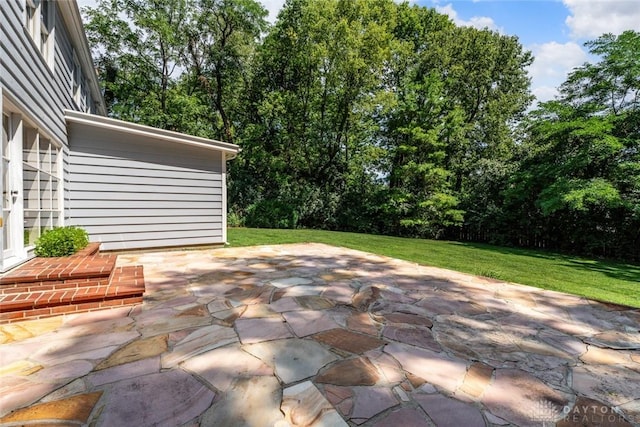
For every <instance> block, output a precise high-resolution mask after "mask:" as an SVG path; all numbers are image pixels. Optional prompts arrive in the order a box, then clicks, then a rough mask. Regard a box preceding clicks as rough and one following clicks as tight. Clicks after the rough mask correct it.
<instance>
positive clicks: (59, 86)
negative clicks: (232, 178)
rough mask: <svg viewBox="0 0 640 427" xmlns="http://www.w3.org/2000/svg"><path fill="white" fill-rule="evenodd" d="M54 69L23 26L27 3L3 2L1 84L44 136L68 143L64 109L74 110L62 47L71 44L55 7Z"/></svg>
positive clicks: (0, 10) (0, 14)
mask: <svg viewBox="0 0 640 427" xmlns="http://www.w3.org/2000/svg"><path fill="white" fill-rule="evenodd" d="M55 12H56V17H55V39H54V41H55V42H54V67H53V70H52V69H51V68H50V67H49V66H48V65H47V63H46V62H45V60H44V58H43V57H42V55H41V54H40V52H39V51H38V49H37V47H36V45H35V43H34V42H33V40H31V37H30V36H29V34H28V33H27V31H26V29H25V26H24V20H25V18H24V4H23V2H20V1H0V21H1V22H2V25H0V58H1V61H2V73H1V74H0V81H1V82H2V85H3V86H4V90H6V91H7V92H8V93H10V94H11V96H12V97H13V98H14V101H15V102H17V103H18V104H19V105H18V106H19V107H20V108H23V109H24V111H23V112H24V113H25V114H26V115H27V116H28V117H29V118H30V119H31V120H33V121H35V122H36V123H37V124H38V126H40V127H41V130H43V131H44V132H45V133H47V134H49V135H51V136H52V137H53V138H54V139H56V140H57V141H59V142H60V143H62V144H66V142H67V137H66V127H65V120H64V115H63V109H64V108H71V107H72V105H70V93H69V85H68V81H67V80H66V79H67V78H68V77H67V76H68V69H67V68H66V66H65V64H66V60H65V58H63V55H64V53H63V50H64V49H62V50H61V48H60V46H61V45H67V44H69V41H68V36H67V32H66V31H65V29H64V26H63V22H62V18H61V17H60V15H59V13H58V10H57V8H55Z"/></svg>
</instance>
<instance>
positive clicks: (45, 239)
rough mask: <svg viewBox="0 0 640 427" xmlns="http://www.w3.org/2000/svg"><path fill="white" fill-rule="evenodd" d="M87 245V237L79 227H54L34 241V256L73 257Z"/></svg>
mask: <svg viewBox="0 0 640 427" xmlns="http://www.w3.org/2000/svg"><path fill="white" fill-rule="evenodd" d="M88 244H89V235H88V234H87V232H86V231H85V230H83V229H82V228H79V227H71V226H68V227H56V228H53V229H51V230H47V231H45V232H44V233H43V234H42V235H41V236H40V238H39V239H38V240H37V241H36V248H35V254H36V256H39V257H45V258H50V257H59V256H69V255H73V254H75V253H76V252H78V251H79V250H81V249H84V248H85V247H86V246H87V245H88Z"/></svg>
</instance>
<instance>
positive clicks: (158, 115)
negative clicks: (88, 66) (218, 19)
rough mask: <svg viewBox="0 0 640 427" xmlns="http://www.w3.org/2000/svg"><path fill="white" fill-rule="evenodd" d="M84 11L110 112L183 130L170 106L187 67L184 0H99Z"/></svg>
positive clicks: (129, 119)
mask: <svg viewBox="0 0 640 427" xmlns="http://www.w3.org/2000/svg"><path fill="white" fill-rule="evenodd" d="M84 12H85V14H86V16H87V21H88V22H87V23H86V25H85V28H86V32H87V37H88V39H89V42H90V44H91V46H92V47H93V52H94V58H96V66H97V70H98V74H99V77H100V80H101V82H102V84H103V87H104V95H105V101H106V103H107V111H108V112H109V114H110V115H111V116H113V117H116V118H119V119H122V120H128V121H133V122H140V123H144V124H147V125H151V126H157V127H161V128H166V129H173V130H182V129H180V128H179V126H176V124H175V123H173V120H172V118H171V116H172V115H171V114H170V110H172V103H173V102H174V97H178V96H179V95H178V93H176V90H175V79H176V77H177V75H178V74H179V72H180V69H181V67H182V66H183V65H184V64H183V61H182V57H183V53H184V51H183V49H184V46H185V44H186V43H185V42H186V39H185V38H184V37H183V35H184V33H185V31H184V29H185V25H186V19H187V2H186V0H168V1H164V0H163V1H159V0H155V1H146V0H144V1H142V0H100V1H99V2H98V6H97V7H96V8H86V9H85V10H84Z"/></svg>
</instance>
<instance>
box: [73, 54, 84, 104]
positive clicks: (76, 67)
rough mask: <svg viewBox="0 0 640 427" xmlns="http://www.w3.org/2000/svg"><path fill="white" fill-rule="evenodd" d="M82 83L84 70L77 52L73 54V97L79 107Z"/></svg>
mask: <svg viewBox="0 0 640 427" xmlns="http://www.w3.org/2000/svg"><path fill="white" fill-rule="evenodd" d="M81 83H82V68H80V61H79V60H78V56H77V55H76V52H75V51H74V52H73V67H72V69H71V96H72V97H73V100H74V101H75V102H76V104H77V105H80V90H81V89H80V86H81Z"/></svg>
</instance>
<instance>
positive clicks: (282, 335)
mask: <svg viewBox="0 0 640 427" xmlns="http://www.w3.org/2000/svg"><path fill="white" fill-rule="evenodd" d="M117 264H118V266H127V265H140V264H142V265H144V271H145V279H146V283H147V293H146V294H145V302H144V303H143V304H141V305H139V306H136V307H134V308H126V309H121V308H116V309H114V310H111V311H100V312H95V313H84V314H78V315H70V316H66V317H55V318H50V319H47V320H46V321H35V322H19V323H12V324H10V325H8V326H6V325H0V424H3V425H31V426H36V425H51V423H54V424H56V425H65V426H72V425H91V426H94V427H110V426H121V425H122V426H129V425H133V426H157V425H160V426H171V427H173V426H182V427H198V426H200V427H202V426H209V425H221V426H227V425H229V426H234V427H235V426H251V427H256V426H260V427H262V426H263V425H269V426H273V427H293V426H298V425H306V426H313V427H319V426H328V427H329V426H331V427H333V426H344V425H350V426H359V425H363V426H364V425H366V426H378V427H381V426H393V427H396V426H398V427H400V426H402V427H404V426H405V425H406V426H411V427H414V426H415V427H422V426H430V427H433V426H437V427H441V426H447V425H452V426H465V427H466V426H481V425H487V426H505V427H507V426H508V427H522V426H536V427H540V426H541V425H543V424H544V425H545V426H551V425H556V427H572V426H578V425H584V424H585V421H584V416H587V421H589V423H591V424H589V423H587V424H586V425H603V426H606V425H611V426H623V427H629V426H634V427H640V397H639V396H640V345H639V343H640V338H639V336H638V326H637V325H638V323H639V322H640V310H638V309H632V308H628V307H621V306H615V305H611V304H603V303H599V302H594V301H588V300H586V299H584V298H581V297H576V296H572V295H566V294H561V293H558V292H552V291H545V290H541V289H536V288H532V287H528V286H521V285H516V284H511V283H504V282H500V281H498V280H488V279H486V278H480V277H475V276H470V275H466V274H462V273H458V272H453V271H449V270H443V269H439V268H434V267H428V266H420V265H417V264H414V263H410V262H405V261H401V260H397V259H391V258H387V257H382V256H378V255H372V254H367V253H364V252H359V251H354V250H350V249H345V248H336V247H332V246H328V245H323V244H295V245H274V246H259V247H249V248H225V249H198V250H190V251H171V252H153V253H131V254H121V255H119V256H118V261H117ZM56 405H57V406H56ZM56 407H57V408H59V410H57V412H56V410H54V411H53V412H52V411H50V409H51V408H56ZM73 408H75V409H73ZM565 411H570V414H571V415H573V418H571V419H569V417H567V416H566V414H565ZM592 412H607V413H608V414H609V415H612V416H613V417H614V418H615V419H613V420H612V421H611V422H609V420H608V419H607V420H606V422H604V421H603V422H601V423H600V424H598V422H597V420H592V419H589V418H588V416H589V414H591V413H592ZM614 413H615V415H614ZM43 414H45V415H43ZM44 416H46V417H48V418H46V419H45V418H43V417H44ZM2 417H5V418H2ZM576 417H582V420H581V421H580V422H577V421H576Z"/></svg>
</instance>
